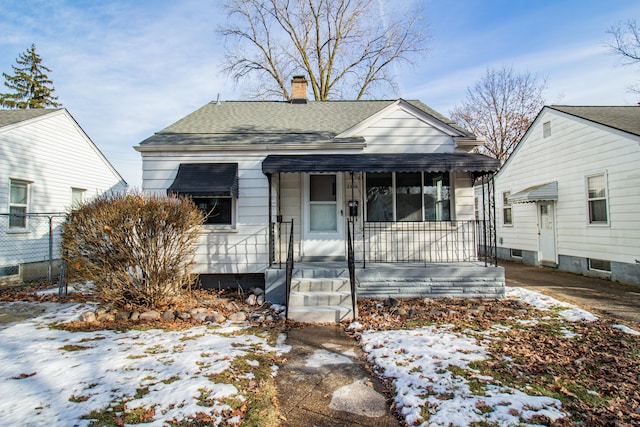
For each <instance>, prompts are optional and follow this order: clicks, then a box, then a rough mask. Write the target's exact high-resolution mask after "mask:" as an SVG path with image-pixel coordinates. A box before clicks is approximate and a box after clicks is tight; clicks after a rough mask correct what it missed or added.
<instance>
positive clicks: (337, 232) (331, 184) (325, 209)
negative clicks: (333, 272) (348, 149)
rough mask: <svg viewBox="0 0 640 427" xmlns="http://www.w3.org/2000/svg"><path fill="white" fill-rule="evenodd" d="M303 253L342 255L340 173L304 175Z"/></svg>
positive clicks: (342, 229)
mask: <svg viewBox="0 0 640 427" xmlns="http://www.w3.org/2000/svg"><path fill="white" fill-rule="evenodd" d="M303 214H304V219H303V224H302V225H303V233H304V235H303V241H302V255H303V256H304V257H305V258H318V257H322V258H344V256H345V236H344V218H343V215H344V213H343V201H342V174H305V175H304V203H303Z"/></svg>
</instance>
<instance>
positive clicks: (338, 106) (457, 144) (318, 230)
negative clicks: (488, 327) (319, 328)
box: [135, 77, 504, 320]
mask: <svg viewBox="0 0 640 427" xmlns="http://www.w3.org/2000/svg"><path fill="white" fill-rule="evenodd" d="M292 84H293V85H294V90H293V93H302V94H305V95H303V96H301V97H298V98H297V99H294V100H293V101H291V102H284V101H283V102H277V101H258V102H243V101H225V102H211V103H209V104H207V105H204V106H203V107H201V108H200V109H198V110H196V111H194V112H193V113H191V114H189V115H188V116H186V117H184V118H183V119H181V120H179V121H177V122H176V123H174V124H172V125H170V126H169V127H167V128H165V129H163V130H161V131H159V132H157V133H156V134H155V135H153V136H151V137H149V138H148V139H146V140H144V141H142V142H141V143H140V144H139V145H138V146H137V147H135V148H136V150H138V151H139V152H140V153H141V155H142V161H143V189H144V190H145V191H147V192H155V193H161V194H166V193H177V194H187V195H190V196H191V197H192V199H193V200H194V202H196V203H197V204H198V206H200V207H201V208H202V209H203V210H205V211H206V212H208V213H209V215H208V218H207V223H206V224H205V225H204V232H203V235H202V238H201V241H200V245H199V248H198V251H197V254H196V263H197V264H196V265H197V272H199V273H201V280H202V281H203V283H209V284H211V285H216V284H218V283H221V282H223V281H229V280H232V281H238V282H242V281H247V280H255V281H258V282H262V283H264V284H265V287H266V293H267V299H268V300H271V301H274V302H281V303H285V302H288V303H289V304H288V305H289V315H290V317H294V318H300V319H302V318H304V319H311V320H322V319H325V320H327V319H330V320H341V319H343V318H345V317H348V316H350V315H353V314H354V310H353V309H354V308H355V307H354V306H355V304H352V299H353V300H354V301H355V294H354V292H355V293H357V296H358V297H365V296H398V295H455V296H470V295H473V296H478V295H480V296H491V297H495V296H501V295H502V294H503V292H504V288H503V287H504V273H503V271H502V269H501V268H500V267H496V266H494V265H486V266H485V264H486V263H485V262H484V261H483V260H481V259H480V257H479V255H478V251H477V247H478V239H482V237H480V236H478V230H479V227H477V225H478V224H477V222H476V221H475V219H474V193H473V183H474V179H476V178H478V177H480V176H483V175H486V174H488V173H492V172H493V171H495V170H496V169H497V167H498V164H497V162H496V161H495V160H494V159H491V158H488V157H486V156H482V155H479V154H472V153H471V151H472V150H473V148H474V147H476V146H477V145H478V144H481V141H479V140H478V139H477V138H476V137H475V136H474V135H472V134H470V133H468V132H467V131H465V130H463V129H462V128H460V127H459V126H457V125H456V124H455V123H453V122H451V120H449V119H447V118H446V117H443V116H442V115H440V114H439V113H437V112H436V111H434V110H432V109H430V108H429V107H427V106H426V105H425V104H423V103H422V102H420V101H406V100H403V99H397V100H387V101H326V102H312V101H307V99H306V80H305V79H304V78H303V77H296V78H294V80H293V82H292ZM296 85H297V88H296V87H295V86H296ZM287 266H289V268H286V267H287ZM349 267H351V268H349ZM400 268H402V272H401V270H400ZM287 272H288V273H289V274H287ZM349 278H351V280H349ZM309 305H314V306H316V307H315V308H314V309H313V310H314V311H315V312H316V317H313V316H310V315H309V313H308V312H309V308H308V307H305V306H309ZM318 307H320V308H318ZM296 310H300V312H301V313H302V312H304V313H306V314H300V315H297V314H296V313H297V311H296ZM318 312H322V313H324V314H317V313H318Z"/></svg>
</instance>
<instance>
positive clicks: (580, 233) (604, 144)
mask: <svg viewBox="0 0 640 427" xmlns="http://www.w3.org/2000/svg"><path fill="white" fill-rule="evenodd" d="M548 121H550V122H551V136H549V137H547V138H543V135H542V124H543V123H545V122H548ZM639 141H640V138H638V137H634V136H631V135H629V134H627V133H624V132H620V131H617V130H614V129H611V128H608V127H605V126H602V125H598V124H594V123H591V122H588V121H586V120H583V119H580V118H575V117H572V116H569V115H567V114H564V113H562V112H557V111H553V110H549V109H545V110H543V112H542V113H541V115H540V117H538V119H537V120H536V121H535V122H534V125H533V126H532V128H531V129H530V130H529V132H528V133H527V135H526V136H525V138H524V139H523V141H522V142H521V143H520V145H519V147H518V149H517V150H516V152H515V153H514V154H513V155H512V158H511V159H510V160H509V162H508V163H507V167H505V168H504V169H503V170H501V171H500V173H499V174H498V176H497V179H496V201H497V212H498V215H497V219H498V227H497V232H498V234H497V235H498V246H499V247H501V248H502V249H503V250H504V252H503V254H505V253H506V251H508V250H509V249H522V250H524V251H530V252H532V253H534V255H533V256H530V258H533V259H537V256H536V255H535V253H537V252H538V250H539V249H538V244H539V243H538V224H537V223H538V219H537V211H536V209H537V205H536V204H535V203H525V204H514V205H512V215H513V225H511V226H506V225H503V216H502V208H503V205H502V193H503V192H504V191H511V193H512V194H513V193H516V192H518V191H521V190H523V189H525V188H527V187H531V186H533V185H537V184H544V183H547V182H552V181H557V182H558V201H557V203H555V208H556V210H555V214H556V236H557V237H556V241H557V253H558V255H559V262H560V267H561V268H563V267H565V268H567V269H572V268H573V267H571V266H570V265H566V266H563V263H569V264H575V263H576V262H577V263H582V264H585V265H586V259H588V258H592V259H600V260H607V261H612V262H618V263H625V264H629V265H635V264H636V260H638V259H640V215H638V212H639V211H640V173H638V164H640V145H639V144H640V143H639ZM600 173H606V176H607V185H608V210H609V224H608V225H590V224H589V223H588V203H587V191H586V177H587V176H589V175H593V174H600ZM581 260H582V261H581ZM574 267H575V266H574ZM577 270H579V271H577V272H582V273H588V272H585V271H581V270H583V269H582V268H579V269H577ZM612 273H613V272H612ZM594 274H595V273H594ZM612 278H614V279H615V274H613V275H612ZM638 281H639V282H640V278H638Z"/></svg>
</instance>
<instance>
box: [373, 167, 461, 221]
mask: <svg viewBox="0 0 640 427" xmlns="http://www.w3.org/2000/svg"><path fill="white" fill-rule="evenodd" d="M366 179H367V184H366V190H367V221H369V222H393V221H399V222H402V221H450V220H451V192H450V185H449V174H448V173H427V172H425V173H423V172H397V173H396V172H382V173H368V174H367V176H366Z"/></svg>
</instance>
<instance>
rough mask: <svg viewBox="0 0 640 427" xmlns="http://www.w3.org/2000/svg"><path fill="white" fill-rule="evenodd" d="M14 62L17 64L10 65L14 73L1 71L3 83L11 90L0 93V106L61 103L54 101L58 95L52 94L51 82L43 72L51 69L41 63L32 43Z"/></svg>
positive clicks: (40, 106) (56, 105) (58, 105)
mask: <svg viewBox="0 0 640 427" xmlns="http://www.w3.org/2000/svg"><path fill="white" fill-rule="evenodd" d="M16 63H17V64H18V65H17V66H16V65H12V68H13V72H14V75H9V74H7V73H2V75H3V76H4V78H5V82H4V85H5V86H6V87H8V88H9V89H11V92H9V93H0V106H2V107H6V108H20V109H27V108H46V107H54V108H55V107H60V106H61V105H62V104H60V103H58V102H56V100H57V99H58V97H57V96H54V95H53V91H54V90H55V89H54V88H53V82H52V81H51V80H49V77H48V76H47V75H46V74H45V72H49V73H50V72H51V70H50V69H49V68H47V67H45V66H44V65H42V58H40V56H39V55H38V54H37V53H36V46H35V45H34V44H32V45H31V48H29V49H27V51H26V52H24V53H21V54H20V55H19V57H18V59H16Z"/></svg>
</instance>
